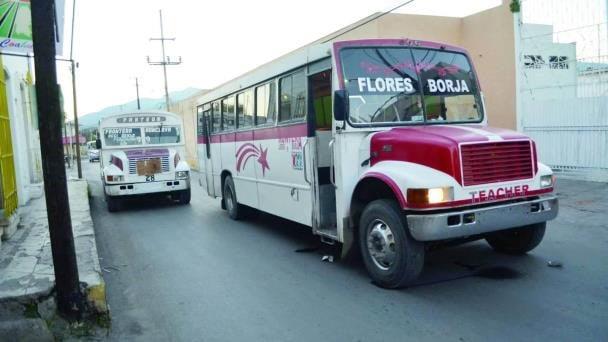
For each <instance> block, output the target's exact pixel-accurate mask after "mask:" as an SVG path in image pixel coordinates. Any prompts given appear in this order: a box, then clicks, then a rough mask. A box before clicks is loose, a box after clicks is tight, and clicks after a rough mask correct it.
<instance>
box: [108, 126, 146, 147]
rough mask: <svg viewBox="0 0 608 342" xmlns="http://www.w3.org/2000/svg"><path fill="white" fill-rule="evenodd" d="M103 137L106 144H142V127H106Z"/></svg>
mask: <svg viewBox="0 0 608 342" xmlns="http://www.w3.org/2000/svg"><path fill="white" fill-rule="evenodd" d="M103 138H104V141H105V145H106V146H129V145H141V128H137V127H121V128H104V129H103Z"/></svg>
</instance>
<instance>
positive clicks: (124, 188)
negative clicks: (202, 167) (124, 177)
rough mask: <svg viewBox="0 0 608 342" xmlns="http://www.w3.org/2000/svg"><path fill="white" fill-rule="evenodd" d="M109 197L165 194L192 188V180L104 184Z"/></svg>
mask: <svg viewBox="0 0 608 342" xmlns="http://www.w3.org/2000/svg"><path fill="white" fill-rule="evenodd" d="M104 188H105V192H106V194H107V195H108V196H133V195H144V194H151V193H163V192H172V191H179V190H186V189H189V188H190V179H176V180H165V181H155V182H143V183H122V184H104Z"/></svg>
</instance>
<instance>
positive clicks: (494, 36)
mask: <svg viewBox="0 0 608 342" xmlns="http://www.w3.org/2000/svg"><path fill="white" fill-rule="evenodd" d="M509 3H510V1H509V0H503V4H502V5H500V6H497V7H494V8H491V9H488V10H485V11H482V12H478V13H475V14H473V15H470V16H467V17H463V18H457V17H439V16H429V15H411V14H399V13H390V14H387V15H384V16H381V17H379V18H378V19H375V20H372V21H370V22H369V23H366V24H364V25H362V26H360V27H357V28H356V29H352V27H356V26H357V25H359V24H360V23H362V22H366V21H367V20H369V19H370V18H373V17H374V16H372V17H370V18H366V19H363V20H361V21H360V22H358V23H354V24H352V25H350V26H348V27H345V28H344V29H342V30H339V31H337V32H336V33H334V34H330V35H328V36H327V37H324V38H321V39H319V40H318V41H317V42H320V41H325V40H327V39H328V38H330V37H334V36H336V35H338V34H340V33H341V32H347V31H349V30H351V29H352V30H351V31H350V32H347V33H345V34H342V35H340V36H339V37H337V38H335V39H332V40H348V39H364V38H410V39H418V40H431V41H437V42H443V43H447V44H450V45H456V46H460V47H463V48H465V49H466V50H468V52H469V54H470V55H471V58H472V59H473V64H474V65H475V68H476V71H477V74H478V77H479V82H480V84H481V89H482V91H483V93H484V97H485V103H486V107H487V112H488V113H487V114H488V123H489V124H490V125H492V126H497V127H503V128H510V129H515V128H516V114H515V113H516V110H515V109H516V103H515V101H516V97H515V92H516V88H515V76H516V68H515V62H516V58H515V57H516V55H515V31H514V29H515V26H514V20H513V13H511V10H510V8H509ZM375 16H377V15H375ZM313 44H314V43H313Z"/></svg>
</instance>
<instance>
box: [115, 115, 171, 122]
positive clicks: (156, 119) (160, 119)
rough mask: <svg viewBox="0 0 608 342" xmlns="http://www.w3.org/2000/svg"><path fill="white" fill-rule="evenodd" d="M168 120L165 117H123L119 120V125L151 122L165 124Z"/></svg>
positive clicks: (117, 120)
mask: <svg viewBox="0 0 608 342" xmlns="http://www.w3.org/2000/svg"><path fill="white" fill-rule="evenodd" d="M166 120H167V118H166V117H164V116H160V115H156V116H149V115H148V116H123V117H121V118H117V119H116V122H117V123H120V124H122V123H149V122H163V121H166Z"/></svg>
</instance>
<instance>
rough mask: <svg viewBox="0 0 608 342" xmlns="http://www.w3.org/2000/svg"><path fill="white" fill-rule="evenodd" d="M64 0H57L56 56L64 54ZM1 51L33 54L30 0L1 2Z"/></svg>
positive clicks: (3, 0)
mask: <svg viewBox="0 0 608 342" xmlns="http://www.w3.org/2000/svg"><path fill="white" fill-rule="evenodd" d="M64 5H65V2H64V0H55V13H56V16H57V20H56V23H57V32H58V35H57V37H59V41H57V42H56V44H55V49H56V54H57V55H62V53H63V17H64ZM0 50H9V51H14V52H22V53H27V52H33V43H32V13H31V7H30V0H2V1H0Z"/></svg>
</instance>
